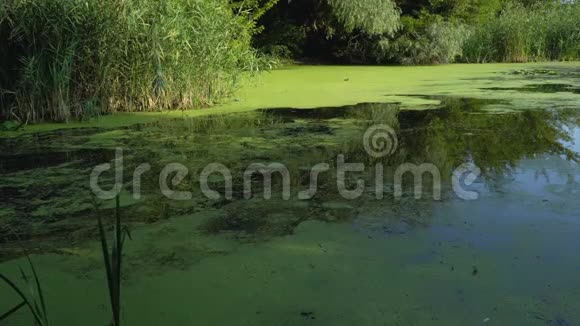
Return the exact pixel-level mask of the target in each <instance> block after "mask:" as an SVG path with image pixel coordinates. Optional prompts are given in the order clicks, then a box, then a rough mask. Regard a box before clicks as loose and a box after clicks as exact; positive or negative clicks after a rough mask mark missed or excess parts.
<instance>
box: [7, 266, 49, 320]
mask: <svg viewBox="0 0 580 326" xmlns="http://www.w3.org/2000/svg"><path fill="white" fill-rule="evenodd" d="M26 259H27V260H28V264H29V265H30V271H31V272H32V276H33V278H34V279H32V280H31V279H29V278H28V276H26V273H25V272H24V270H23V269H22V268H20V275H21V277H22V279H23V280H24V282H25V283H26V286H27V287H28V289H29V292H30V293H29V294H28V295H27V294H26V293H25V290H23V289H22V288H20V287H19V286H18V285H16V283H14V282H13V281H12V280H10V279H9V278H8V277H7V276H5V275H3V274H1V273H0V280H2V281H4V283H6V284H7V285H8V286H9V287H10V288H12V290H14V292H16V294H18V296H19V297H20V299H21V300H22V302H21V303H19V304H18V305H16V306H14V308H12V309H10V310H9V311H7V312H6V313H4V314H3V315H0V322H1V321H3V320H5V319H6V318H8V317H10V316H11V315H13V314H14V313H16V312H17V311H19V310H20V309H22V308H24V307H28V309H29V310H30V312H31V314H32V316H33V317H34V320H35V322H36V324H38V325H40V326H46V325H48V324H49V323H48V314H47V312H46V304H45V301H44V295H43V292H42V286H41V285H40V280H39V278H38V273H37V272H36V269H35V268H34V264H33V263H32V260H30V257H28V256H26Z"/></svg>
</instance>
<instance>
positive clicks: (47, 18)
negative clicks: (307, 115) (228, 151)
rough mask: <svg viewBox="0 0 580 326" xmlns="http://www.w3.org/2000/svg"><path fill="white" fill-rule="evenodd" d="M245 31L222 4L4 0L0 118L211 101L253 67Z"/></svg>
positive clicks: (224, 0) (243, 21) (223, 0)
mask: <svg viewBox="0 0 580 326" xmlns="http://www.w3.org/2000/svg"><path fill="white" fill-rule="evenodd" d="M253 27H254V25H252V24H249V23H248V18H247V16H246V15H237V14H235V13H234V12H233V11H232V8H231V6H230V3H229V1H228V0H162V1H159V0H121V1H111V0H5V1H4V2H3V3H2V4H0V44H2V46H1V47H0V60H1V61H2V62H1V63H2V67H3V68H2V69H0V88H2V89H3V93H2V94H4V95H3V96H2V98H1V100H2V103H3V104H4V105H2V107H1V108H0V111H1V112H0V116H6V117H10V118H14V117H16V118H18V119H20V120H29V121H41V120H57V121H67V120H70V119H73V118H84V117H90V116H93V115H98V114H101V113H108V112H116V111H152V110H162V109H181V108H193V107H197V106H205V105H209V104H212V103H214V102H215V101H217V100H219V99H221V98H222V97H224V96H226V95H228V94H229V93H230V92H231V91H232V90H233V89H234V87H235V85H236V82H237V80H238V78H239V75H240V74H241V73H242V72H243V71H247V70H254V69H256V67H257V66H258V63H257V62H258V61H257V58H256V55H255V53H254V50H253V49H252V47H251V46H250V42H251V35H252V28H253ZM13 58H17V60H14V59H13Z"/></svg>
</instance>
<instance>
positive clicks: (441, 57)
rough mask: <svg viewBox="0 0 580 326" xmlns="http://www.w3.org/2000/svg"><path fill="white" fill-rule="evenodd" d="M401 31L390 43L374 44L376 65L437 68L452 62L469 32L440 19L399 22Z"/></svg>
mask: <svg viewBox="0 0 580 326" xmlns="http://www.w3.org/2000/svg"><path fill="white" fill-rule="evenodd" d="M403 22H404V26H405V27H404V29H403V32H402V34H401V35H399V36H398V37H396V38H394V39H392V40H391V39H386V38H385V39H383V40H381V41H379V43H378V52H379V53H381V55H382V56H383V59H382V60H380V61H385V62H396V63H400V64H406V65H412V64H441V63H450V62H454V61H456V59H457V58H459V57H461V55H462V53H463V51H462V50H463V44H464V42H465V41H466V39H467V37H468V35H469V29H468V28H467V27H466V26H465V25H463V24H460V23H456V22H449V21H444V20H443V19H442V18H441V17H438V16H433V17H431V18H421V19H413V18H406V19H405V20H403Z"/></svg>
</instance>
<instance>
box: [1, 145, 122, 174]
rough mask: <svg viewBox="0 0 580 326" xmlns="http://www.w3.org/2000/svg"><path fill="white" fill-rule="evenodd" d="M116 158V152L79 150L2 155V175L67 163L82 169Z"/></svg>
mask: <svg viewBox="0 0 580 326" xmlns="http://www.w3.org/2000/svg"><path fill="white" fill-rule="evenodd" d="M114 157H115V152H114V151H113V150H108V149H78V150H68V151H46V152H33V153H25V154H17V155H0V173H10V172H15V171H25V170H32V169H41V168H48V167H53V166H58V165H62V164H66V163H78V164H79V166H81V167H88V166H92V165H98V164H101V163H103V162H109V161H111V160H112V159H113V158H114Z"/></svg>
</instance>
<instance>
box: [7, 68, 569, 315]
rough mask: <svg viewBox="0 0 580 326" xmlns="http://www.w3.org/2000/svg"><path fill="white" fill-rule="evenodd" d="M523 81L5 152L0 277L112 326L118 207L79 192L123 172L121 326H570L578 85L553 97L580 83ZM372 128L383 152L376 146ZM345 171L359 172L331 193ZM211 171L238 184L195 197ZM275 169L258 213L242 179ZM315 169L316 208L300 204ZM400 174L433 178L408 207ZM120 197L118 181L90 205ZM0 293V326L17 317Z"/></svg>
mask: <svg viewBox="0 0 580 326" xmlns="http://www.w3.org/2000/svg"><path fill="white" fill-rule="evenodd" d="M526 71H531V72H530V73H520V72H519V70H516V71H515V72H514V73H512V74H504V75H502V76H504V77H505V76H510V77H513V78H515V79H517V80H521V83H519V84H518V85H519V86H516V85H515V82H514V80H515V79H513V80H509V81H506V82H505V83H504V82H502V81H498V80H495V79H494V78H497V76H492V77H490V76H487V77H486V78H480V79H478V78H475V77H474V78H472V81H471V82H473V83H474V84H473V89H479V90H480V91H481V92H480V93H477V96H472V97H470V96H466V95H465V94H463V95H461V96H458V95H457V94H449V93H450V92H449V89H448V88H445V87H442V88H441V89H442V90H441V91H440V92H434V93H429V94H428V93H424V94H422V93H421V92H420V90H421V89H417V92H413V90H412V89H410V88H409V89H407V90H406V91H407V92H405V93H400V94H388V95H389V97H388V98H387V99H386V102H384V103H379V102H368V103H361V104H356V105H346V106H333V107H316V108H297V107H287V108H285V107H283V106H278V107H272V108H267V107H264V108H258V109H256V110H249V111H246V112H237V113H231V114H228V113H224V114H219V115H207V116H199V117H181V118H165V119H157V120H155V121H151V122H148V123H139V124H133V125H128V126H125V127H120V128H102V127H98V128H97V127H94V128H80V129H79V128H75V129H62V130H56V131H50V132H39V133H30V134H24V135H21V136H19V137H11V138H2V139H0V175H1V179H0V194H1V195H2V203H1V204H0V234H2V236H1V237H0V244H1V246H0V261H2V262H3V263H2V264H0V272H2V273H4V274H6V275H11V276H14V275H18V266H19V265H22V264H23V260H22V255H23V254H25V253H27V254H31V255H32V259H33V260H34V261H35V263H36V265H37V269H38V270H39V271H40V275H41V279H42V282H43V285H44V287H45V292H46V295H47V303H48V308H49V311H50V317H51V320H52V321H53V323H55V324H57V325H79V324H83V325H105V324H107V322H108V319H109V317H108V316H109V312H108V311H109V310H108V303H107V294H106V284H105V281H104V276H103V275H104V270H103V267H102V263H101V257H100V254H101V253H100V251H99V250H100V249H99V244H98V243H97V242H96V241H95V239H97V237H98V231H97V228H96V217H97V216H98V215H99V216H102V217H104V218H105V219H106V221H109V222H110V219H109V218H110V217H111V216H112V215H113V214H114V211H115V207H114V203H113V201H111V200H103V199H99V198H97V197H95V194H94V192H93V190H92V188H91V186H90V183H89V178H90V175H91V172H92V171H93V168H94V167H95V166H97V165H99V164H103V163H112V164H116V165H118V164H122V171H123V176H122V184H123V191H122V192H121V193H120V202H121V210H120V212H121V214H122V218H123V221H124V222H125V223H127V224H128V225H129V226H130V228H131V229H132V240H131V241H129V242H128V243H127V247H126V250H125V256H124V257H125V258H124V259H125V269H124V283H123V284H124V288H123V307H124V308H123V309H124V321H125V324H126V325H158V324H164V323H165V324H171V325H189V324H203V325H225V324H239V325H310V324H314V325H330V324H334V325H383V324H384V325H427V324H428V325H465V324H496V325H520V324H521V325H574V324H577V323H580V281H579V278H578V275H580V274H579V273H580V259H578V255H577V254H576V250H575V248H577V247H578V246H579V245H580V238H578V236H577V235H578V234H580V201H579V200H578V198H579V196H580V167H579V166H578V161H579V159H580V147H579V144H580V111H578V108H579V107H578V101H579V99H578V92H577V90H578V85H580V80H578V76H577V75H575V74H572V75H566V76H565V79H563V78H564V77H562V76H560V77H558V79H556V78H557V77H554V75H556V74H558V73H560V74H563V75H564V74H568V73H570V71H577V70H574V69H571V70H570V69H568V70H565V69H564V70H562V71H561V72H560V70H557V69H556V68H550V69H548V70H537V71H536V72H533V70H530V69H528V70H526ZM542 71H547V72H549V74H548V73H542ZM530 75H531V76H533V77H530ZM538 75H539V76H540V77H538ZM504 77H502V78H504ZM433 78H434V79H432V83H439V82H440V81H438V80H437V79H436V77H435V76H434V77H433ZM505 78H507V77H505ZM530 78H533V80H530ZM464 82H465V83H467V79H465V80H464ZM489 83H492V84H493V85H489ZM489 92H493V95H490V93H489ZM464 93H465V92H464ZM512 93H517V94H524V95H522V96H523V97H521V98H520V99H524V100H528V99H530V98H529V96H537V97H534V98H531V99H532V100H534V101H535V102H534V103H536V104H535V105H534V106H531V105H530V104H529V102H526V101H524V100H520V102H518V101H514V100H513V99H514V97H513V96H511V95H510V94H512ZM409 94H417V95H409ZM559 94H563V95H561V98H559V97H557V96H558V95H559ZM546 95H550V96H552V97H550V98H546V97H545V96H546ZM515 98H516V99H517V98H518V97H517V96H516V97H515ZM407 100H408V102H406V101H407ZM416 101H419V102H416ZM409 103H412V104H409ZM373 128H379V129H380V130H379V131H381V130H382V131H386V132H387V136H388V137H386V138H380V139H378V140H377V142H376V143H375V142H373V138H372V137H371V138H369V135H370V134H369V133H368V132H369V130H371V131H372V130H373ZM369 144H370V145H369ZM375 145H376V146H375ZM381 145H383V147H381ZM368 146H371V147H372V146H375V147H376V148H375V149H377V148H378V149H382V150H385V149H386V150H387V151H386V152H385V153H383V155H374V154H373V152H372V149H369V147H368ZM119 149H122V159H120V156H119V155H121V151H119ZM343 161H344V162H345V163H358V164H359V165H361V166H362V168H361V169H360V171H357V172H349V173H346V174H345V175H342V174H341V173H340V171H339V170H340V168H341V166H342V162H343ZM121 162H122V163H121ZM175 163H178V164H180V166H181V168H184V169H187V172H188V173H187V175H185V176H184V177H183V178H182V180H179V181H178V182H173V181H175V179H174V177H175V171H174V172H173V173H172V174H171V173H170V174H169V175H168V178H169V180H170V182H169V188H170V189H171V193H172V194H173V195H175V191H179V192H182V193H185V194H187V198H184V199H183V200H176V199H175V198H173V199H172V198H168V197H171V196H168V193H167V192H166V191H162V188H161V187H160V175H163V172H164V169H166V167H167V166H168V165H169V164H175ZM216 163H219V164H221V166H223V167H225V168H227V170H228V173H229V174H230V175H231V179H228V178H226V177H224V176H222V174H220V173H213V174H211V175H210V176H209V177H208V178H204V177H202V174H203V173H202V171H203V170H204V168H206V167H207V166H208V165H209V164H216ZM273 163H275V164H279V166H283V169H282V172H283V173H280V169H278V172H275V173H273V176H272V185H271V190H272V191H271V192H272V196H271V198H269V199H266V198H264V193H265V192H266V191H267V190H268V187H267V186H266V185H265V184H264V178H263V177H261V176H260V175H259V174H245V173H246V172H247V171H248V168H251V167H252V166H253V165H254V166H255V164H263V165H268V164H273ZM142 164H148V166H149V169H148V171H146V172H143V173H142V176H141V178H140V182H139V187H136V186H135V183H134V181H135V177H134V174H133V172H134V171H135V170H136V169H138V168H139V166H142ZM321 164H322V165H324V166H326V167H327V169H326V170H325V171H324V172H320V173H319V174H317V178H316V181H317V184H316V188H315V190H316V192H315V193H312V192H311V193H308V197H309V198H308V199H305V198H303V197H301V196H303V195H304V193H305V192H306V190H308V189H309V187H310V185H311V181H312V180H313V177H312V176H313V174H312V173H313V170H315V167H316V166H321ZM409 164H413V166H414V167H419V166H420V165H421V164H428V165H425V166H424V167H426V169H427V170H426V171H424V172H425V174H424V175H423V178H422V180H420V181H421V185H422V191H420V192H419V193H417V192H416V190H417V187H416V181H417V178H413V175H412V174H411V173H406V174H402V175H403V177H402V178H398V177H397V176H400V175H401V171H403V170H401V169H402V167H405V166H406V167H409V166H410V165H409ZM116 165H115V166H116ZM279 166H278V167H279ZM413 166H411V167H413ZM467 166H468V167H469V168H470V170H469V171H465V170H458V168H460V167H467ZM284 175H286V176H287V178H284ZM454 176H455V177H454ZM470 176H472V177H473V178H471V179H470ZM161 179H165V180H167V178H161ZM114 180H115V174H114V169H111V170H109V171H106V172H104V173H103V174H102V175H101V176H100V179H99V186H100V187H101V188H102V189H111V187H112V185H113V183H114ZM228 180H231V186H230V185H229V183H228V182H227V181H228ZM200 182H202V183H204V184H207V185H208V186H209V187H210V188H211V189H213V190H215V191H217V193H218V194H219V196H218V197H219V198H208V196H207V194H206V193H204V192H203V191H202V189H201V188H200ZM247 186H249V187H251V190H252V192H251V196H250V194H248V191H247V188H246V187H247ZM355 189H359V190H360V191H358V192H356V194H353V193H354V192H353V191H354V190H355ZM227 191H231V196H225V195H226V193H227ZM349 191H350V192H349ZM135 194H139V196H135ZM466 194H467V195H469V196H471V197H469V198H467V197H466ZM473 196H475V197H473ZM136 197H139V198H136ZM16 279H17V278H16ZM3 286H4V285H0V313H1V312H3V311H4V310H8V309H9V308H11V307H12V306H14V304H16V303H17V302H16V297H15V296H14V295H13V294H12V293H11V292H10V291H9V290H8V288H5V287H3ZM9 321H10V322H9V325H29V324H30V317H29V316H28V314H27V312H26V311H21V312H19V313H18V314H16V315H15V316H12V317H11V319H10V320H9Z"/></svg>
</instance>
